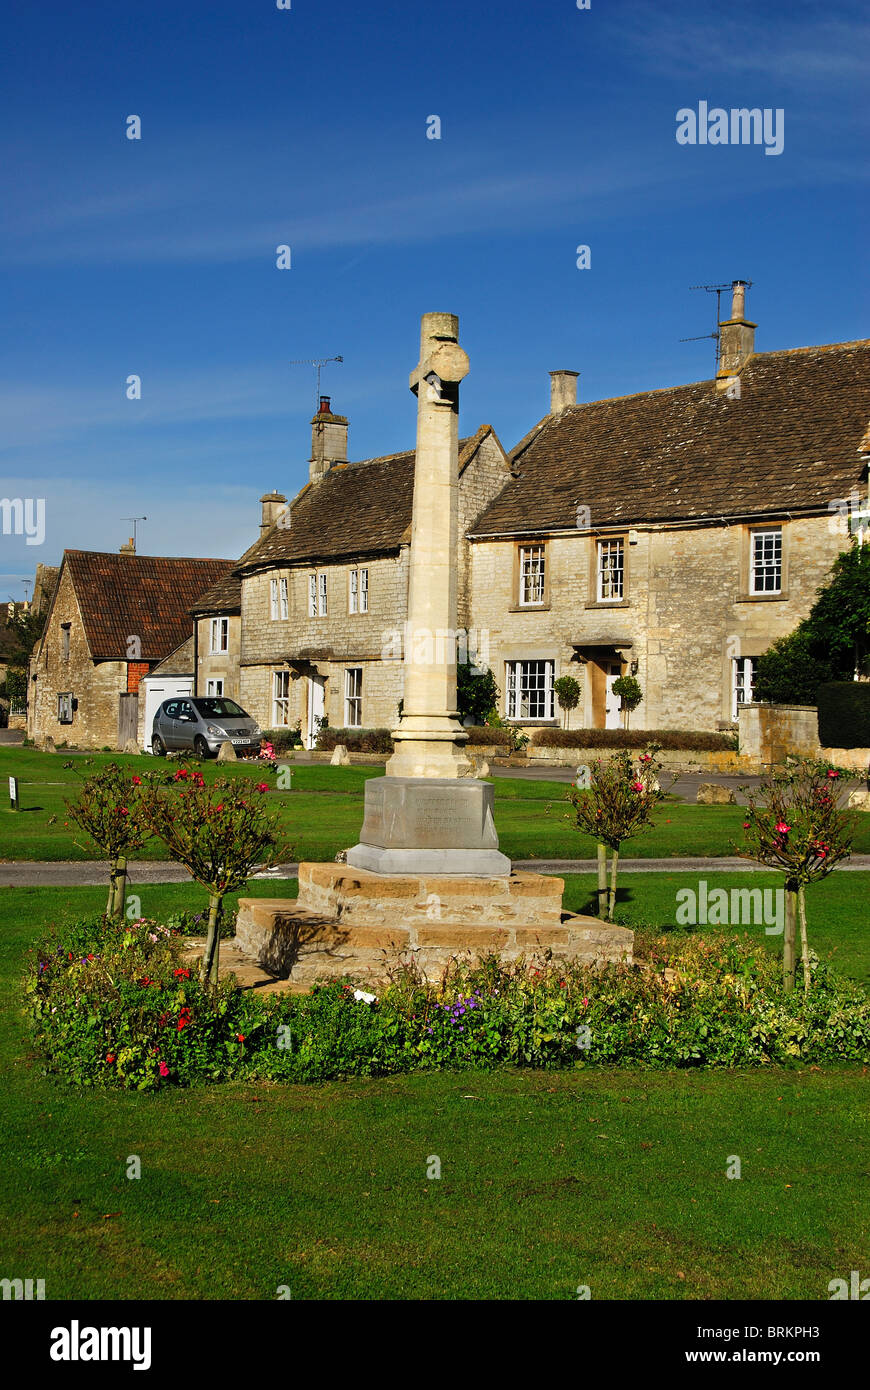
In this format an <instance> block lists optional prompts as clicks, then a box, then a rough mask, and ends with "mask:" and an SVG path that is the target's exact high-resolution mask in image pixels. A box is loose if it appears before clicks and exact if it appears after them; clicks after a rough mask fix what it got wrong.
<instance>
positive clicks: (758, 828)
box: [735, 758, 855, 990]
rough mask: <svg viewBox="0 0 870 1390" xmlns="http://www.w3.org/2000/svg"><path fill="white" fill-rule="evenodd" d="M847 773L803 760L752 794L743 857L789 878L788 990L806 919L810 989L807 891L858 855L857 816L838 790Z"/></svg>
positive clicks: (739, 850) (785, 967) (804, 937)
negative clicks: (855, 840) (841, 800)
mask: <svg viewBox="0 0 870 1390" xmlns="http://www.w3.org/2000/svg"><path fill="white" fill-rule="evenodd" d="M842 775H843V774H842V773H841V771H840V770H839V768H835V767H830V766H829V765H828V764H827V763H818V762H814V761H813V760H812V759H810V758H801V759H799V760H798V761H797V762H796V763H794V764H793V765H791V766H789V767H787V768H786V769H785V770H784V771H782V772H775V773H773V775H772V776H771V777H770V778H769V779H768V780H767V781H766V782H763V783H762V784H761V786H760V787H758V788H757V789H756V790H751V789H749V788H742V790H744V791H746V792H747V800H748V804H747V808H746V820H745V821H744V822H743V829H744V831H745V835H744V841H743V844H742V845H738V846H735V848H736V849H737V853H738V854H739V855H740V856H741V858H743V859H755V860H757V861H758V862H759V863H761V864H767V865H769V866H770V868H773V869H780V870H781V871H782V872H783V873H784V875H785V924H784V933H783V942H782V974H783V983H784V985H785V988H786V989H787V990H790V989H793V988H794V976H795V918H796V916H799V918H800V932H801V960H802V961H803V968H804V989H809V987H810V957H809V946H808V944H807V910H806V898H805V891H804V890H805V889H806V885H807V884H808V883H812V882H813V881H814V880H815V879H819V878H826V877H827V875H828V874H829V873H830V872H831V870H832V869H833V868H834V866H835V865H836V864H839V863H840V861H841V860H842V859H848V858H849V855H850V854H851V852H852V836H853V834H854V831H855V817H854V815H853V814H852V813H851V812H849V811H847V810H840V809H839V807H838V806H837V796H836V792H837V786H838V783H839V780H840V778H841V776H842Z"/></svg>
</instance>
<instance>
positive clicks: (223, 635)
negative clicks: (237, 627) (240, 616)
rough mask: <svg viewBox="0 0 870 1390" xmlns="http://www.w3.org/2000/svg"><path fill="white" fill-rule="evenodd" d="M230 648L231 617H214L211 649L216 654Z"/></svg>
mask: <svg viewBox="0 0 870 1390" xmlns="http://www.w3.org/2000/svg"><path fill="white" fill-rule="evenodd" d="M229 649H230V620H229V618H212V620H211V640H210V645H209V651H210V652H211V653H214V654H215V655H218V654H220V653H221V652H227V651H229Z"/></svg>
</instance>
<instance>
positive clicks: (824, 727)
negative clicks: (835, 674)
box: [816, 681, 870, 748]
mask: <svg viewBox="0 0 870 1390" xmlns="http://www.w3.org/2000/svg"><path fill="white" fill-rule="evenodd" d="M816 702H817V704H818V710H819V742H820V743H821V745H822V747H823V748H870V681H829V682H828V683H827V684H826V685H820V686H819V690H818V694H817V696H816Z"/></svg>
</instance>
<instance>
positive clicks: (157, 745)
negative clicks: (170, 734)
mask: <svg viewBox="0 0 870 1390" xmlns="http://www.w3.org/2000/svg"><path fill="white" fill-rule="evenodd" d="M151 752H152V753H153V754H154V756H155V758H165V757H166V744H165V743H164V742H163V739H162V738H161V737H160V735H159V734H152V735H151Z"/></svg>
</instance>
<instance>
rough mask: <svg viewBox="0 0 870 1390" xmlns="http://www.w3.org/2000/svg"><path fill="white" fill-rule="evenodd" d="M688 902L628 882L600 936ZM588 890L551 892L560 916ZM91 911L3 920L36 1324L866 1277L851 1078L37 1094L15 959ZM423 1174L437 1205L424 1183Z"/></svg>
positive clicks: (8, 1109) (2, 1037)
mask: <svg viewBox="0 0 870 1390" xmlns="http://www.w3.org/2000/svg"><path fill="white" fill-rule="evenodd" d="M663 877H666V878H667V879H669V880H670V879H671V878H672V876H671V875H667V876H663ZM687 877H688V876H684V875H680V876H676V875H675V876H673V881H672V882H668V883H664V882H663V881H662V878H661V877H660V876H654V875H645V876H642V875H632V876H626V881H625V885H624V887H625V897H624V898H623V900H622V902H621V904H620V908H621V911H622V912H623V913H625V914H631V913H632V912H637V913H638V914H640V915H641V916H642V917H643V919H644V920H646V921H655V920H656V916H657V914H658V917H659V918H661V919H663V920H664V919H665V918H666V917H667V904H668V901H669V899H670V897H672V892H673V888H674V884H675V883H676V882H677V881H678V879H679V880H682V879H684V878H687ZM864 877H865V876H864V875H841V876H840V878H837V877H836V876H835V877H834V878H833V879H830V880H828V881H827V882H826V883H825V884H822V885H820V888H819V890H818V892H819V898H820V901H819V904H818V907H819V909H820V911H819V912H818V914H817V912H816V905H815V904H811V909H810V910H811V918H810V922H811V928H810V929H811V931H813V922H814V920H815V917H816V916H817V915H818V919H819V926H818V928H817V929H816V937H817V939H818V941H819V944H820V947H821V941H822V933H823V928H822V919H823V916H824V920H825V921H826V922H827V924H828V925H827V930H828V932H829V938H828V939H829V942H830V943H832V944H831V945H830V946H829V948H828V949H833V944H836V943H835V938H837V940H839V937H840V936H845V935H848V932H849V930H850V928H849V926H848V924H849V922H850V921H851V915H852V909H851V907H850V906H849V902H848V899H847V898H841V897H840V893H841V889H840V882H841V880H842V882H843V883H844V884H847V883H848V881H852V882H853V883H854V881H855V880H857V879H858V878H861V879H864ZM688 881H690V882H691V878H690V877H688ZM590 886H591V884H590V880H589V878H588V876H583V877H580V876H578V877H572V878H570V879H569V880H568V882H567V884H566V900H567V901H568V902H569V904H573V903H574V902H575V901H579V900H581V899H582V898H583V895H584V894H586V893H588V892H589V889H590ZM290 887H291V886H290V885H289V884H287V885H283V884H282V885H280V888H279V887H278V886H276V884H274V883H269V882H265V881H258V882H256V883H253V884H251V885H250V888H249V890H248V891H250V892H252V893H257V894H267V895H272V894H275V893H276V892H278V891H282V892H283V891H284V890H285V888H286V889H290ZM293 888H294V889H295V885H293ZM146 891H147V894H148V897H147V899H146V901H144V902H143V909H144V910H145V911H147V912H148V913H149V914H151V913H153V914H154V915H160V914H162V913H166V912H167V911H170V910H172V908H173V907H180V906H189V907H193V908H196V907H198V906H199V905H200V896H201V895H200V890H198V889H196V888H195V887H192V886H190V885H185V884H173V885H156V886H153V887H148V888H147V889H146ZM822 891H824V894H825V896H824V899H822ZM103 900H104V894H103V892H102V890H101V889H94V888H80V889H64V890H61V891H58V890H49V889H44V888H35V889H16V890H6V891H5V892H4V895H3V901H4V907H3V911H2V916H3V924H2V932H0V991H2V1004H3V1009H2V1021H0V1055H2V1063H3V1070H4V1084H3V1089H2V1097H0V1115H2V1130H3V1140H4V1142H3V1161H4V1164H5V1165H6V1173H5V1180H4V1181H3V1183H2V1185H0V1214H2V1218H3V1219H2V1221H0V1265H2V1270H3V1273H4V1275H5V1276H7V1277H31V1278H36V1277H39V1278H45V1280H46V1296H47V1298H49V1299H55V1298H57V1299H63V1298H85V1299H98V1298H107V1299H147V1298H159V1299H184V1298H197V1299H209V1298H241V1299H271V1298H275V1297H276V1294H277V1290H278V1288H279V1286H281V1285H286V1286H288V1287H289V1289H290V1290H291V1292H292V1296H293V1298H295V1299H300V1298H302V1299H305V1298H326V1299H339V1298H342V1299H374V1298H384V1299H398V1298H422V1299H466V1298H482V1299H500V1298H523V1299H573V1298H575V1297H576V1291H577V1288H578V1286H579V1285H581V1284H586V1285H589V1287H590V1290H591V1293H592V1296H593V1297H594V1298H598V1299H601V1298H611V1299H710V1298H726V1299H739V1298H764V1299H791V1298H794V1299H797V1298H801V1299H803V1298H806V1299H820V1300H826V1299H827V1298H828V1297H829V1293H828V1283H829V1281H830V1280H831V1279H833V1278H839V1277H846V1278H848V1275H849V1271H850V1270H851V1269H856V1268H857V1269H861V1268H862V1261H864V1262H866V1251H867V1248H868V1243H867V1242H868V1234H870V1231H868V1226H870V1209H868V1203H867V1200H866V1182H867V1157H866V1155H867V1138H868V1136H867V1128H868V1123H867V1120H868V1114H870V1108H868V1099H870V1095H868V1091H870V1086H868V1078H867V1076H866V1075H865V1074H864V1073H862V1072H861V1071H860V1070H859V1069H856V1068H848V1069H833V1070H829V1071H817V1070H795V1071H785V1070H782V1069H777V1070H771V1071H761V1070H758V1071H753V1072H748V1071H743V1072H735V1073H716V1072H671V1073H657V1072H651V1073H646V1072H640V1071H632V1072H622V1071H620V1072H615V1071H611V1072H607V1071H604V1070H602V1071H598V1072H596V1071H592V1070H585V1071H577V1072H570V1073H567V1072H566V1073H558V1072H517V1071H503V1072H496V1073H488V1074H485V1073H468V1072H466V1073H462V1074H451V1073H442V1074H431V1075H425V1074H416V1075H413V1076H407V1077H392V1078H388V1079H383V1080H369V1079H366V1080H359V1079H356V1080H353V1081H348V1082H344V1083H330V1084H327V1085H322V1086H312V1087H301V1086H300V1087H280V1086H269V1085H259V1086H257V1087H252V1086H235V1085H230V1086H217V1087H211V1088H204V1089H202V1090H197V1091H192V1092H181V1091H164V1092H159V1093H157V1094H154V1095H137V1094H129V1093H125V1092H101V1091H82V1090H74V1089H72V1088H67V1087H64V1086H63V1085H62V1084H61V1083H59V1082H58V1081H56V1080H49V1079H48V1078H46V1077H43V1076H42V1075H41V1074H40V1067H39V1063H38V1060H36V1059H34V1058H32V1057H30V1056H28V1046H27V1037H26V1028H25V1020H24V1019H23V1016H22V1014H21V1008H20V995H19V982H20V976H21V972H22V967H23V962H24V958H25V953H26V950H27V947H28V946H29V945H30V944H32V943H33V942H34V941H36V940H37V939H38V938H39V937H40V936H41V935H42V933H43V931H44V929H45V924H46V923H47V922H48V921H49V920H56V921H58V922H62V921H64V920H71V919H73V918H75V917H77V916H80V915H82V914H83V913H85V912H88V911H94V910H99V909H100V907H101V906H102V905H103ZM822 908H824V914H823V913H822V912H821V909H822ZM854 950H855V952H856V954H857V953H858V940H857V936H856V938H855V945H854ZM130 1155H137V1156H138V1157H139V1159H140V1160H141V1169H142V1176H141V1179H140V1180H138V1181H136V1180H133V1181H131V1180H129V1179H128V1178H127V1176H126V1170H127V1163H128V1159H129V1157H130ZM731 1155H737V1156H738V1157H739V1158H740V1160H741V1165H742V1177H741V1178H740V1180H739V1181H737V1180H729V1179H728V1178H727V1177H726V1167H727V1164H728V1161H729V1156H731ZM433 1156H437V1157H438V1159H439V1160H440V1164H441V1178H440V1180H437V1179H427V1177H426V1172H427V1166H430V1165H431V1159H432V1157H433Z"/></svg>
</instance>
